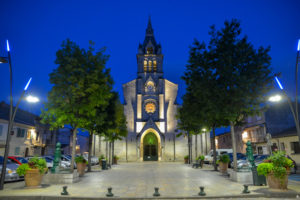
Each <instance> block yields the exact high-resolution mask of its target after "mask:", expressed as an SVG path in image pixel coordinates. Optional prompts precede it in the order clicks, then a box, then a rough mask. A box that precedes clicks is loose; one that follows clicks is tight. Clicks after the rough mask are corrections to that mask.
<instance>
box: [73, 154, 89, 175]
mask: <svg viewBox="0 0 300 200" xmlns="http://www.w3.org/2000/svg"><path fill="white" fill-rule="evenodd" d="M75 162H76V165H77V172H78V173H79V176H83V175H84V173H85V168H86V165H87V160H86V159H85V158H84V157H83V156H78V157H76V158H75Z"/></svg>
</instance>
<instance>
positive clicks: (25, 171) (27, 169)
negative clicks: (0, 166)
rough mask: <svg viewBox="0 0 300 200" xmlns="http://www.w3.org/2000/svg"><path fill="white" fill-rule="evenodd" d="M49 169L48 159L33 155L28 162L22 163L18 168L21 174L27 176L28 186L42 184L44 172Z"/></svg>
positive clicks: (26, 182) (26, 183)
mask: <svg viewBox="0 0 300 200" xmlns="http://www.w3.org/2000/svg"><path fill="white" fill-rule="evenodd" d="M47 170H48V168H47V163H46V160H45V159H43V158H37V157H33V158H31V159H30V160H29V161H28V163H25V164H22V165H20V166H19V167H18V168H17V173H18V175H19V176H24V177H25V185H26V186H27V187H37V186H40V185H41V182H42V178H43V175H44V173H45V172H46V171H47Z"/></svg>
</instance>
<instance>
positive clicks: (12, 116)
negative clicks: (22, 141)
mask: <svg viewBox="0 0 300 200" xmlns="http://www.w3.org/2000/svg"><path fill="white" fill-rule="evenodd" d="M6 48H7V57H0V63H9V72H10V108H9V119H8V129H7V135H6V143H5V151H4V156H3V166H2V170H1V178H0V190H3V187H4V180H5V174H6V165H7V157H8V151H9V142H10V135H11V130H12V127H13V122H14V119H15V116H16V113H17V110H18V107H19V104H20V102H21V100H22V99H23V96H24V94H25V92H26V90H27V89H28V86H29V84H30V82H31V80H32V78H30V79H29V81H28V82H27V84H26V86H25V88H24V90H23V92H22V94H21V97H20V98H19V100H18V102H17V105H16V107H15V109H14V110H13V97H12V65H11V56H10V47H9V42H8V40H7V41H6Z"/></svg>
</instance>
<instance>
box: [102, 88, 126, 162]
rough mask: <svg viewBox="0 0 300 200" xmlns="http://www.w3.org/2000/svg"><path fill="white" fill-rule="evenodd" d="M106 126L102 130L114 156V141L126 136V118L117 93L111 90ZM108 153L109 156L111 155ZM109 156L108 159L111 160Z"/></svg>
mask: <svg viewBox="0 0 300 200" xmlns="http://www.w3.org/2000/svg"><path fill="white" fill-rule="evenodd" d="M106 112H107V113H109V115H107V119H106V121H107V124H106V125H107V126H106V131H105V132H104V134H103V135H104V137H105V138H106V140H107V141H109V143H110V147H111V148H110V150H109V152H111V154H112V156H111V157H113V156H114V142H115V141H116V140H121V139H122V138H124V137H126V136H127V127H126V118H125V115H124V107H123V105H122V104H121V102H120V99H119V95H118V93H116V92H113V96H112V98H111V99H110V103H109V106H108V107H107V111H106ZM111 154H110V153H109V157H110V155H111ZM111 157H110V159H109V160H111Z"/></svg>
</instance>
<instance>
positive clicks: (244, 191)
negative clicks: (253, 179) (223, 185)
mask: <svg viewBox="0 0 300 200" xmlns="http://www.w3.org/2000/svg"><path fill="white" fill-rule="evenodd" d="M243 193H244V194H249V193H250V191H249V190H248V185H244V190H243Z"/></svg>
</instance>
